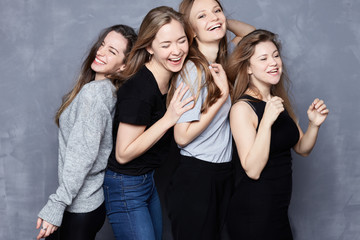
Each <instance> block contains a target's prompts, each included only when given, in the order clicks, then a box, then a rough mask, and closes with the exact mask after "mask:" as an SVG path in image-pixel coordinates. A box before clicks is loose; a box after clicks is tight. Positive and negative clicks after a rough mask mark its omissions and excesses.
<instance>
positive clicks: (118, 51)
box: [110, 46, 119, 54]
mask: <svg viewBox="0 0 360 240" xmlns="http://www.w3.org/2000/svg"><path fill="white" fill-rule="evenodd" d="M110 48H111V49H114V50H115V51H116V52H117V53H118V54H119V51H118V50H117V49H116V48H114V47H112V46H110Z"/></svg>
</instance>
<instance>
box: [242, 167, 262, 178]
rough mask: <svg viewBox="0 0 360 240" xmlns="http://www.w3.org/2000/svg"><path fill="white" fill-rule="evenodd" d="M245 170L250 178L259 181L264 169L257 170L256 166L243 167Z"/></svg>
mask: <svg viewBox="0 0 360 240" xmlns="http://www.w3.org/2000/svg"><path fill="white" fill-rule="evenodd" d="M243 169H244V171H245V173H246V175H247V176H248V177H249V178H251V179H253V180H259V178H260V175H261V172H262V169H261V170H260V169H258V168H255V167H254V166H252V167H250V166H248V167H247V166H243Z"/></svg>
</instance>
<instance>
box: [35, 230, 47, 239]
mask: <svg viewBox="0 0 360 240" xmlns="http://www.w3.org/2000/svg"><path fill="white" fill-rule="evenodd" d="M44 233H45V231H44V230H42V229H40V232H39V234H38V235H37V236H36V239H37V240H39V239H41V238H42V237H43V236H44Z"/></svg>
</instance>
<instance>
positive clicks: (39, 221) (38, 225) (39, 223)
mask: <svg viewBox="0 0 360 240" xmlns="http://www.w3.org/2000/svg"><path fill="white" fill-rule="evenodd" d="M41 223H42V219H41V218H38V219H37V221H36V229H39V227H40V226H41Z"/></svg>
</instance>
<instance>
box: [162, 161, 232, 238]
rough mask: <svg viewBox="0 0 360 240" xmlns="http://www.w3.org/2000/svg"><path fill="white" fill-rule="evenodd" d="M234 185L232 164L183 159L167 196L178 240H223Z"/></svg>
mask: <svg viewBox="0 0 360 240" xmlns="http://www.w3.org/2000/svg"><path fill="white" fill-rule="evenodd" d="M233 182H234V179H233V168H232V164H231V163H210V162H206V161H202V160H199V159H196V158H192V157H185V156H182V157H181V159H180V164H179V167H178V168H177V170H176V171H175V173H174V176H173V178H172V180H171V182H170V185H169V187H168V191H167V194H166V196H165V198H166V209H167V212H168V215H169V218H170V221H171V227H172V233H173V237H174V239H175V240H191V239H194V240H202V239H206V240H211V239H220V236H221V230H222V227H223V225H224V221H225V216H226V213H227V206H228V203H229V201H230V197H231V194H232V191H233Z"/></svg>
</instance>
